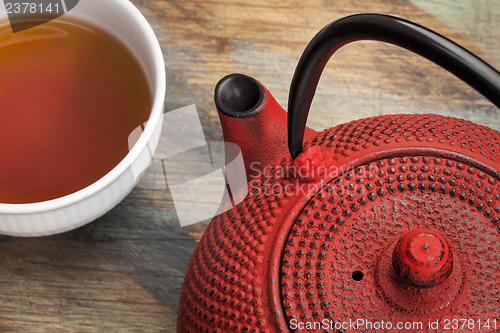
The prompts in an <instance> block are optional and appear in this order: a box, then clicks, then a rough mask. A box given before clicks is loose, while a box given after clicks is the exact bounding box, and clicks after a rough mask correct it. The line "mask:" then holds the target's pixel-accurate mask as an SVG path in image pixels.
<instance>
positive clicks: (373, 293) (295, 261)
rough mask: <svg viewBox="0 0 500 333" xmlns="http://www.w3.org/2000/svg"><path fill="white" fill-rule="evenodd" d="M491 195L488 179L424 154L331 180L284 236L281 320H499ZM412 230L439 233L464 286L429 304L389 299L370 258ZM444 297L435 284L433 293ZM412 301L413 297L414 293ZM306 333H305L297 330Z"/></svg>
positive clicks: (499, 205) (376, 261)
mask: <svg viewBox="0 0 500 333" xmlns="http://www.w3.org/2000/svg"><path fill="white" fill-rule="evenodd" d="M499 193H500V184H499V182H498V180H497V179H495V178H493V177H491V176H490V175H488V174H486V173H485V172H483V171H480V170H478V169H476V168H474V167H471V166H467V165H465V164H463V163H461V162H456V161H453V160H451V159H443V158H440V157H429V156H407V157H397V158H390V159H384V160H379V161H377V162H372V163H369V164H366V165H363V166H360V167H358V168H356V169H355V170H352V171H350V172H348V173H346V174H344V175H342V176H341V177H338V178H336V179H333V180H332V181H330V182H329V183H328V185H327V186H325V187H324V188H323V189H322V190H321V191H320V192H319V193H318V194H317V195H316V196H315V197H314V198H313V199H312V200H311V201H310V202H309V203H308V204H307V205H306V207H305V208H304V210H303V211H302V213H301V214H300V215H299V216H298V217H297V220H296V222H295V223H294V225H293V227H292V229H291V230H290V233H289V235H288V239H287V242H286V247H285V251H284V255H283V261H282V268H281V286H282V290H281V292H282V300H283V305H284V308H285V313H286V316H287V318H288V320H289V321H291V320H292V319H295V320H298V321H300V322H314V321H321V320H323V319H329V320H332V321H335V320H338V321H341V322H346V321H349V319H351V320H352V319H367V320H370V321H372V322H381V321H382V320H384V321H391V322H393V323H397V322H414V321H415V318H418V319H419V320H421V321H424V322H425V323H427V322H428V320H429V319H431V320H435V319H441V321H443V320H444V319H453V318H472V319H474V320H482V321H486V320H487V319H490V320H492V318H493V319H495V318H499V317H500V309H499V308H498V295H497V293H498V290H500V282H499V281H500V269H499V267H498V263H499V262H500V246H499V245H498V244H499V242H498V240H499V235H500V234H499V226H500V223H499V221H500V194H499ZM418 227H424V228H430V229H433V230H437V231H439V232H440V233H442V234H443V235H444V236H445V238H447V239H448V241H449V242H450V243H451V244H452V248H453V249H454V251H455V253H456V254H457V256H458V258H456V260H460V263H461V266H462V267H461V268H458V265H455V268H456V269H459V270H461V272H456V273H457V274H458V273H462V274H464V275H466V276H467V277H466V279H467V280H469V281H474V283H464V285H463V286H460V288H461V290H460V293H453V295H450V297H442V298H439V299H436V300H435V301H434V302H428V300H420V299H419V300H415V299H410V298H409V297H408V296H407V295H406V294H404V295H403V294H401V295H394V292H392V291H391V290H390V289H389V288H388V287H387V286H385V285H384V283H387V282H386V281H385V280H387V281H389V279H384V276H381V274H391V273H392V272H391V271H389V270H383V269H382V268H381V267H380V260H381V258H382V256H383V255H386V252H387V248H388V247H391V245H394V243H395V242H397V240H398V239H399V237H400V236H401V235H403V234H405V233H406V232H408V231H410V230H413V229H415V228H418ZM392 248H393V246H392ZM391 254H392V251H390V253H389V255H391ZM390 268H391V270H392V267H390ZM356 275H357V276H356ZM391 278H393V277H391ZM381 281H382V282H381ZM407 288H412V287H410V286H408V287H407ZM450 289H451V287H450V286H446V285H445V287H443V288H441V289H440V293H446V292H447V291H448V290H450ZM424 292H427V291H424ZM432 292H434V293H435V292H436V289H435V290H434V291H430V292H429V295H432V294H431V293H432ZM415 293H419V294H420V295H422V292H421V291H420V290H418V288H415ZM403 296H405V297H403ZM426 296H427V295H426ZM438 296H439V295H438ZM432 297H434V298H437V296H436V295H434V296H432ZM424 301H425V304H424ZM419 302H421V303H422V305H425V306H419V305H420V303H419ZM306 331H307V332H311V330H298V331H297V332H306ZM313 331H314V330H313ZM455 331H456V332H459V331H460V332H462V331H463V332H465V331H467V328H464V329H463V330H455ZM314 332H324V331H323V330H317V331H314Z"/></svg>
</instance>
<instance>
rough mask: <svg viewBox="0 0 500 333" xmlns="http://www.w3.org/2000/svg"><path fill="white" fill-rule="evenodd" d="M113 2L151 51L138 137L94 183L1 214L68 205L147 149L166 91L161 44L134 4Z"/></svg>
mask: <svg viewBox="0 0 500 333" xmlns="http://www.w3.org/2000/svg"><path fill="white" fill-rule="evenodd" d="M115 3H117V4H119V5H121V6H122V7H123V9H125V10H126V11H128V13H129V14H131V16H132V17H134V19H135V24H136V25H137V27H138V28H140V30H141V31H142V32H143V33H144V34H145V37H146V39H147V44H148V46H149V47H150V48H151V50H152V57H153V59H152V60H153V69H154V71H156V73H157V76H156V80H155V81H154V86H155V89H154V90H152V91H151V92H152V95H153V103H152V106H151V112H150V114H149V118H148V121H147V123H146V125H145V127H144V130H143V132H142V133H141V135H140V136H139V139H138V140H137V142H136V143H135V144H134V146H133V147H132V149H130V151H129V152H128V153H127V155H126V156H125V157H124V158H123V159H122V160H121V161H120V162H119V163H118V164H117V165H116V166H115V167H114V168H113V169H111V170H110V171H109V172H108V173H106V174H105V175H104V176H102V177H101V178H99V179H98V180H96V181H95V182H93V183H92V184H90V185H88V186H86V187H84V188H82V189H80V190H78V191H76V192H73V193H70V194H67V195H64V196H61V197H58V198H55V199H50V200H45V201H40V202H34V203H21V204H15V203H14V204H12V203H0V214H33V213H40V212H46V211H51V210H56V209H60V208H63V207H67V206H70V205H72V204H75V203H77V202H80V201H82V200H84V199H87V198H89V197H91V196H92V195H94V194H96V193H98V192H101V191H103V190H105V189H106V188H107V187H108V186H110V185H111V184H112V183H113V182H114V181H115V180H116V179H117V178H118V177H119V176H120V175H122V174H123V173H124V172H126V171H127V169H129V168H130V167H131V166H132V164H133V162H134V161H135V160H137V159H138V157H139V155H140V154H141V153H142V152H143V151H144V149H146V147H147V145H148V144H149V141H150V139H151V138H152V136H153V134H154V131H155V128H156V127H157V123H158V121H160V120H161V117H162V115H163V111H164V103H165V90H166V71H165V63H164V60H163V52H162V50H161V46H160V43H159V41H158V38H157V37H156V35H155V33H154V31H153V28H152V27H151V25H150V24H149V23H148V21H147V20H146V18H145V17H144V16H143V15H142V13H141V12H140V11H139V9H138V8H137V7H135V6H134V5H133V4H132V3H131V2H130V1H128V0H115Z"/></svg>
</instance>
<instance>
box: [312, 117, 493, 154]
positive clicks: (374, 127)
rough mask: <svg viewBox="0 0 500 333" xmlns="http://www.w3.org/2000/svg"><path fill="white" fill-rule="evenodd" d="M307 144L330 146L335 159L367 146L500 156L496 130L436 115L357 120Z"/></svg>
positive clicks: (367, 148) (365, 149) (365, 148)
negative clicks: (437, 149) (417, 148)
mask: <svg viewBox="0 0 500 333" xmlns="http://www.w3.org/2000/svg"><path fill="white" fill-rule="evenodd" d="M310 145H320V146H325V147H327V148H332V149H333V155H332V156H333V158H334V160H342V159H343V158H345V157H347V156H351V155H355V154H356V153H360V152H365V153H366V151H367V150H368V151H374V150H378V149H380V150H382V149H384V148H387V147H389V148H391V149H394V148H398V147H408V146H415V147H443V148H446V149H449V150H452V151H457V152H460V153H462V154H466V155H471V154H472V155H477V156H480V157H481V159H482V160H488V161H493V162H494V161H498V160H497V159H498V158H499V156H500V142H499V135H498V132H496V131H494V130H491V129H489V128H487V127H484V126H479V125H477V124H474V123H472V122H470V121H466V120H462V119H457V118H451V117H442V116H438V115H390V116H382V117H372V118H366V119H362V120H357V121H353V122H350V123H348V124H344V125H339V126H337V127H334V128H331V129H328V130H326V131H324V132H322V133H321V134H320V135H318V137H316V138H314V139H313V140H312V142H311V144H310ZM306 146H307V145H306Z"/></svg>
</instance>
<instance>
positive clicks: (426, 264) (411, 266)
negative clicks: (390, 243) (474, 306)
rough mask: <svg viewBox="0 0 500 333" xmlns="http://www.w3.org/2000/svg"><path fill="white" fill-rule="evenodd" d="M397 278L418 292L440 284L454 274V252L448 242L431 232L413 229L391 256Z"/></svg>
mask: <svg viewBox="0 0 500 333" xmlns="http://www.w3.org/2000/svg"><path fill="white" fill-rule="evenodd" d="M392 265H393V267H394V270H395V271H396V273H397V275H398V276H400V277H401V278H402V279H403V280H404V281H406V282H408V283H409V284H411V285H412V286H414V287H417V288H430V287H434V286H437V285H438V284H441V283H443V282H444V281H446V279H447V278H448V277H449V276H450V274H451V272H452V270H453V252H452V249H451V247H450V245H449V243H448V241H447V240H446V239H445V238H444V237H443V236H442V235H441V234H439V233H438V232H436V231H434V230H430V229H423V228H419V229H415V230H412V231H410V232H408V233H406V234H405V235H403V236H402V237H401V238H400V239H399V241H398V243H397V244H396V247H395V248H394V252H393V254H392Z"/></svg>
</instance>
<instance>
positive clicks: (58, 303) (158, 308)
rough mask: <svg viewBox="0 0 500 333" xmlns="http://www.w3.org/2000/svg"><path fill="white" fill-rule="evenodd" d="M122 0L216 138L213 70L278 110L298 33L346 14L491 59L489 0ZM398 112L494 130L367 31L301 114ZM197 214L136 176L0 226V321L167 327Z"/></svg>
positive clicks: (173, 87)
mask: <svg viewBox="0 0 500 333" xmlns="http://www.w3.org/2000/svg"><path fill="white" fill-rule="evenodd" d="M81 1H85V0H81ZM133 2H134V4H136V5H137V7H138V8H139V9H140V10H141V11H142V13H143V14H144V15H145V16H146V18H147V19H148V20H149V22H151V24H152V26H153V28H154V30H155V31H156V33H157V35H158V38H159V40H160V43H161V45H162V48H163V51H164V56H165V66H166V68H167V84H168V87H167V100H166V107H167V110H173V109H176V108H179V107H182V106H185V105H189V104H196V106H197V108H198V111H199V114H200V116H201V119H202V125H203V127H204V130H205V134H206V137H207V139H208V140H211V141H220V140H222V134H221V129H220V125H219V123H218V118H217V114H216V112H215V109H214V106H213V99H212V93H213V88H214V86H215V84H216V82H217V81H218V79H219V78H221V77H222V76H224V75H226V74H228V73H232V72H241V73H245V74H248V75H250V76H253V77H255V78H256V79H258V80H259V81H261V82H262V83H263V84H264V85H266V87H267V88H268V89H269V90H270V91H271V92H272V93H273V94H274V96H275V98H276V99H277V100H278V102H280V103H281V104H282V105H283V106H284V107H285V108H286V104H287V96H288V87H289V84H290V80H291V78H292V75H293V71H294V68H295V65H296V62H297V60H298V58H299V56H300V54H301V53H302V51H303V49H304V47H305V46H306V44H307V42H308V41H309V40H310V39H311V38H312V37H313V36H314V34H315V33H316V32H317V31H318V30H319V29H321V28H322V27H323V26H324V25H326V24H327V23H329V22H330V21H332V20H335V19H338V18H341V17H343V16H345V15H348V14H353V13H357V12H381V13H388V14H393V15H397V16H401V17H404V18H407V19H410V20H413V21H416V22H418V23H421V24H423V25H426V26H428V27H430V28H432V29H434V30H437V31H439V32H441V33H442V34H444V35H446V36H448V37H450V38H452V39H454V40H455V41H457V42H458V43H460V44H462V45H464V46H465V47H467V48H469V49H471V50H472V51H474V52H476V53H477V54H478V55H480V56H481V57H482V58H484V59H485V60H487V61H488V62H490V63H491V64H492V65H494V66H496V67H497V68H500V37H498V31H500V7H499V6H496V1H495V0H475V1H462V0H453V1H446V2H444V1H438V0H431V1H426V0H406V1H405V0H390V1H388V0H370V1H367V0H337V1H321V2H320V1H277V0H272V1H267V2H266V1H261V0H254V1H247V0H241V1H227V0H210V1H208V0H191V1H168V0H133ZM321 3H322V4H321ZM401 112H409V113H423V112H432V113H438V114H444V115H454V116H458V117H463V118H466V119H469V120H473V121H476V122H478V123H481V124H484V125H489V126H491V127H493V128H495V129H497V130H498V129H500V114H499V112H498V110H496V108H495V107H493V106H492V105H491V104H489V102H488V101H486V100H485V99H483V98H482V97H481V96H479V95H478V94H477V93H475V92H474V91H472V90H471V89H470V88H468V87H467V86H466V85H465V84H464V83H462V82H461V81H459V80H458V79H455V78H454V77H452V76H451V75H450V74H448V73H446V72H445V71H443V70H441V69H439V68H438V67H436V66H435V65H433V64H430V63H429V62H427V61H425V60H422V59H421V58H419V57H417V56H414V55H411V54H409V53H408V52H406V51H404V50H401V49H397V48H396V47H394V46H389V45H385V44H381V43H374V42H359V43H357V44H354V45H350V46H348V47H346V48H344V49H342V50H341V51H339V52H338V54H336V55H335V56H334V58H333V59H332V61H331V63H330V64H329V65H328V67H327V69H326V71H325V73H324V74H323V76H322V79H321V82H320V87H319V89H318V92H317V95H316V98H315V102H314V104H313V107H312V111H311V116H310V119H309V125H310V126H311V127H313V128H314V129H318V130H319V129H323V128H325V127H329V126H333V125H336V124H340V123H344V122H346V121H349V120H354V119H357V118H360V117H367V116H373V115H381V114H387V113H401ZM205 226H206V223H205V224H198V225H194V226H190V227H186V228H181V227H180V226H179V222H178V219H177V215H176V213H175V210H174V206H173V203H172V200H171V195H170V193H169V192H168V191H167V190H146V189H140V188H137V189H135V190H134V191H133V192H132V193H131V194H130V195H129V196H128V197H127V198H126V199H125V200H124V201H123V202H122V203H121V204H119V205H118V206H117V207H116V208H115V209H113V210H112V211H111V212H109V213H108V214H106V215H105V216H103V217H102V218H100V219H98V220H97V221H95V222H93V223H91V224H89V225H87V226H85V227H82V228H80V229H78V230H74V231H72V232H68V233H65V234H61V235H56V236H52V237H46V238H35V239H19V238H11V237H5V236H4V237H1V241H0V260H1V264H0V285H1V288H0V293H1V296H0V331H1V332H44V331H47V332H175V330H176V313H177V303H178V298H179V294H180V290H181V284H182V281H183V277H184V272H185V270H186V267H187V265H188V263H189V259H190V256H191V254H192V252H193V250H194V248H195V246H196V243H197V240H198V239H199V238H200V236H201V235H202V233H203V230H204V228H205Z"/></svg>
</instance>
